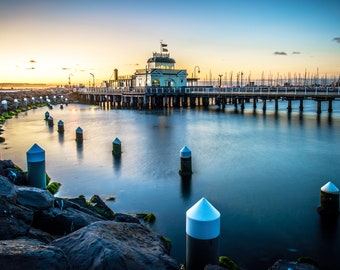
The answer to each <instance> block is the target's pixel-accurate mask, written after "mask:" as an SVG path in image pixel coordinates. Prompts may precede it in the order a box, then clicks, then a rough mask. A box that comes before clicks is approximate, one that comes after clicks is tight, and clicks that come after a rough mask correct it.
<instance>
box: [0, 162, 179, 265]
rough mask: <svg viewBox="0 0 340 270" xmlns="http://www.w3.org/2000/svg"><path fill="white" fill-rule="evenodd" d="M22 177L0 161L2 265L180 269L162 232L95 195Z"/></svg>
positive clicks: (18, 172)
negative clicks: (63, 192) (61, 193)
mask: <svg viewBox="0 0 340 270" xmlns="http://www.w3.org/2000/svg"><path fill="white" fill-rule="evenodd" d="M23 183H25V173H23V172H22V171H20V170H19V169H17V168H16V166H15V165H14V164H13V162H11V161H0V265H1V269H11V270H12V269H13V270H14V269H18V270H19V269H26V270H28V269H36V270H37V269H63V270H65V269H115V270H120V269H122V270H123V269H169V270H170V269H179V266H178V265H177V263H176V261H175V260H174V259H173V258H171V257H170V256H169V245H168V243H167V241H166V240H165V238H164V237H162V236H160V235H158V234H157V233H155V232H153V231H152V230H150V229H149V228H147V227H146V226H144V225H143V224H142V223H141V222H140V221H139V219H138V218H137V217H134V216H131V215H126V214H122V213H113V211H112V210H111V209H109V208H108V207H107V206H106V204H105V203H104V202H103V201H102V200H101V198H100V197H99V196H93V197H92V198H91V200H90V202H86V200H85V198H84V197H82V196H80V197H78V198H73V199H65V198H58V197H56V196H53V195H52V194H51V193H50V192H49V191H48V190H46V189H39V188H34V187H28V186H23V185H21V184H23Z"/></svg>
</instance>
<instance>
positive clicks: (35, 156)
mask: <svg viewBox="0 0 340 270" xmlns="http://www.w3.org/2000/svg"><path fill="white" fill-rule="evenodd" d="M26 156H27V161H28V162H41V161H44V160H45V150H44V149H42V148H41V147H40V146H39V145H37V144H36V143H35V144H34V145H33V146H32V147H31V148H30V149H29V150H28V151H27V152H26Z"/></svg>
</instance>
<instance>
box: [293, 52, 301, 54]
mask: <svg viewBox="0 0 340 270" xmlns="http://www.w3.org/2000/svg"><path fill="white" fill-rule="evenodd" d="M292 54H301V53H300V52H292Z"/></svg>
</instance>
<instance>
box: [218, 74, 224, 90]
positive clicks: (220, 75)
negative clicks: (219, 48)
mask: <svg viewBox="0 0 340 270" xmlns="http://www.w3.org/2000/svg"><path fill="white" fill-rule="evenodd" d="M222 76H223V75H222V74H219V75H218V77H220V85H219V88H221V86H222Z"/></svg>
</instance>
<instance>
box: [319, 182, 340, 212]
mask: <svg viewBox="0 0 340 270" xmlns="http://www.w3.org/2000/svg"><path fill="white" fill-rule="evenodd" d="M318 212H319V214H320V215H322V216H325V217H334V218H336V217H338V216H339V189H338V188H337V187H336V186H335V185H334V184H333V183H332V182H328V183H327V184H325V185H324V186H322V187H321V189H320V206H319V207H318Z"/></svg>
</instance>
